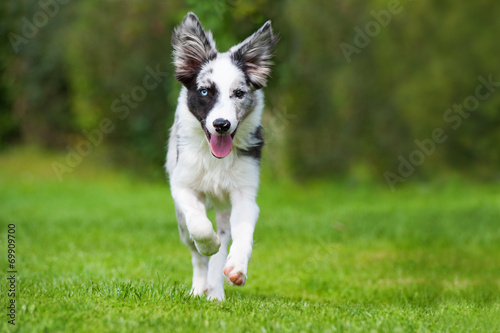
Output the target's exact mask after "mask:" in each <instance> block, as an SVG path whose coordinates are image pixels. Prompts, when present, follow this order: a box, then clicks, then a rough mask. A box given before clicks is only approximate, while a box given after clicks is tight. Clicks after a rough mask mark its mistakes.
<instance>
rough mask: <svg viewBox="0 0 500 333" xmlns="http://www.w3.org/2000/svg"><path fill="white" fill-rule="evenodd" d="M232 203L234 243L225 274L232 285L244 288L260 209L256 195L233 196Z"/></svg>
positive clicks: (239, 194)
mask: <svg viewBox="0 0 500 333" xmlns="http://www.w3.org/2000/svg"><path fill="white" fill-rule="evenodd" d="M231 201H232V209H231V219H230V222H231V237H232V239H233V243H232V244H231V248H230V250H229V255H228V257H227V261H226V265H225V266H224V274H225V275H226V277H227V279H228V280H229V281H230V282H231V283H233V284H235V285H238V286H242V285H244V284H245V281H246V279H247V266H248V262H249V261H250V257H251V256H252V246H253V232H254V229H255V224H256V223H257V219H258V217H259V207H258V206H257V203H256V202H255V196H254V195H252V196H247V197H245V195H243V194H241V193H238V194H236V195H232V198H231Z"/></svg>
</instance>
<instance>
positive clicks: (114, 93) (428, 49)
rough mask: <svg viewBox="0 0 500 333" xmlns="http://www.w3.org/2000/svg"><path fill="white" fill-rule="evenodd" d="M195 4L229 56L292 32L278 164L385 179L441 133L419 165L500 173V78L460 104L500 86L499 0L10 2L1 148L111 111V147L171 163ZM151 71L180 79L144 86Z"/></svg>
mask: <svg viewBox="0 0 500 333" xmlns="http://www.w3.org/2000/svg"><path fill="white" fill-rule="evenodd" d="M188 11H193V12H195V13H196V14H197V15H198V17H199V18H200V20H201V21H202V23H203V25H204V27H205V28H206V29H210V30H212V32H213V33H214V36H215V39H216V41H217V45H218V48H219V51H225V50H227V49H228V48H229V47H230V46H231V45H233V44H235V43H237V42H239V41H241V40H242V39H244V38H245V37H247V36H248V35H250V34H251V33H252V32H253V31H255V30H256V29H257V28H258V27H260V25H261V24H263V23H264V22H265V21H266V20H267V19H271V20H272V21H273V26H274V29H275V31H277V32H278V33H279V34H280V36H281V41H280V43H279V45H278V49H277V54H276V57H275V64H276V65H275V67H274V72H273V77H272V79H271V80H270V83H269V86H268V87H267V88H266V100H267V110H266V114H265V116H264V119H263V122H264V126H265V128H266V137H267V139H268V140H267V141H268V145H267V148H266V157H265V158H267V159H269V160H270V161H271V163H269V165H271V169H273V170H272V171H271V172H272V173H274V174H277V175H282V174H283V173H287V174H290V175H293V176H295V177H308V176H312V175H314V176H315V177H316V176H327V177H328V176H335V175H349V174H351V175H352V174H367V175H369V176H370V177H375V178H377V179H380V180H383V174H384V172H385V171H391V172H394V173H397V169H398V165H399V163H400V159H398V156H403V157H404V158H406V159H408V157H409V156H410V154H411V153H412V152H414V151H415V150H418V149H419V147H418V146H417V145H416V143H415V140H420V141H422V140H426V139H431V138H432V131H433V130H434V129H435V128H442V129H443V130H444V132H445V133H446V137H447V139H446V140H445V141H444V142H443V143H438V144H436V148H435V150H434V151H433V152H432V154H429V155H428V156H425V161H424V162H425V163H422V165H418V166H416V167H415V169H416V172H417V173H418V174H420V175H423V176H435V175H436V174H440V173H443V172H447V171H450V170H454V171H460V172H462V173H465V174H468V175H472V174H474V175H479V176H481V177H487V178H494V177H498V176H499V172H498V170H499V167H500V150H499V149H498V146H499V145H500V116H499V109H500V87H498V86H493V88H494V90H492V91H490V94H489V95H488V97H487V98H484V100H480V101H478V103H477V105H473V107H472V108H473V111H472V112H470V113H469V112H467V113H463V114H464V116H461V115H460V114H459V113H457V111H453V107H454V105H460V104H463V103H466V102H465V101H466V100H467V98H468V97H469V96H475V94H476V88H477V86H478V84H480V81H478V77H482V78H484V79H485V80H488V77H491V78H492V81H493V82H499V81H500V67H499V65H498V64H499V62H498V56H499V54H500V44H499V43H498V31H500V20H498V19H497V18H496V15H497V14H498V13H500V3H498V2H494V1H487V0H478V1H474V2H452V1H449V0H446V1H439V2H436V1H430V0H421V1H410V0H406V1H397V0H392V1H381V0H371V1H347V0H342V1H327V0H317V1H314V2H311V1H309V2H307V1H292V0H289V1H287V0H275V1H270V0H257V1H252V2H248V1H243V0H224V1H223V0H218V1H215V0H213V1H204V2H202V1H195V0H188V1H186V2H183V1H172V0H169V1H98V0H86V1H69V0H41V1H27V0H23V1H20V0H19V1H5V2H2V4H0V17H1V20H0V32H1V34H2V36H3V37H2V42H3V43H2V44H3V45H2V47H1V48H0V66H1V67H0V68H1V70H2V75H1V81H0V140H1V141H0V142H1V146H6V145H9V144H11V143H15V142H23V143H37V144H41V145H44V146H48V147H55V148H61V149H65V147H68V146H69V147H73V146H74V145H76V144H77V143H78V142H79V141H80V140H85V139H86V136H85V135H84V132H83V131H91V130H92V129H97V128H99V123H100V121H101V120H102V119H103V118H109V119H111V121H112V122H113V125H114V127H113V131H111V132H110V133H109V134H106V135H104V138H103V142H104V144H105V146H106V147H107V148H109V149H108V151H109V152H110V155H111V157H112V158H113V159H114V160H116V161H118V162H124V163H125V162H126V163H129V164H133V165H137V166H141V167H142V166H153V167H154V168H158V166H159V165H161V164H162V163H163V160H164V154H165V144H166V140H167V137H168V128H169V126H170V124H171V122H172V118H173V113H174V111H175V105H176V102H177V95H178V92H179V90H180V84H179V83H177V82H176V81H175V80H174V78H173V73H174V68H173V66H172V64H171V45H170V41H171V37H170V36H171V32H172V29H173V27H174V26H176V25H178V24H179V23H180V22H181V20H182V18H183V17H184V15H185V14H186V13H187V12H188ZM30 24H31V26H30ZM342 45H343V46H344V47H342ZM346 45H348V46H347V47H348V50H350V52H346V49H345V47H346ZM353 50H354V51H353ZM148 68H149V69H150V70H151V69H152V70H155V69H157V68H159V69H160V70H161V71H162V72H163V73H167V74H168V75H167V74H165V75H164V76H163V77H162V78H161V82H160V84H158V85H157V86H156V87H155V88H154V89H141V87H143V88H144V78H145V76H147V75H148V73H150V72H149V71H148ZM134 89H135V90H134ZM144 92H145V93H146V95H144ZM481 92H482V93H483V95H484V93H485V92H487V90H486V88H484V87H483V88H482V90H481ZM134 94H135V96H138V97H140V98H138V99H136V100H135V102H137V103H135V102H134V101H132V102H127V100H126V99H124V97H123V96H124V95H125V96H126V95H129V96H133V95H134ZM476 100H477V98H476ZM117 101H118V102H117ZM468 101H469V102H470V101H474V100H473V99H470V98H469V100H468ZM124 107H125V108H127V109H128V112H125V111H124V110H125V109H124ZM119 108H121V109H119ZM449 109H452V111H450V112H452V113H447V112H448V110H449ZM118 110H122V111H119V112H118ZM457 115H460V118H457ZM452 116H453V117H455V118H451V117H452ZM452 119H454V120H453V121H452ZM459 121H460V123H459ZM95 149H97V148H95Z"/></svg>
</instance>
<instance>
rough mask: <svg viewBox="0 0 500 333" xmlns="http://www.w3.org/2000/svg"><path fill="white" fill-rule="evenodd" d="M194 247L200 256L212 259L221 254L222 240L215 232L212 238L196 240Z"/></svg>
mask: <svg viewBox="0 0 500 333" xmlns="http://www.w3.org/2000/svg"><path fill="white" fill-rule="evenodd" d="M194 245H195V246H196V249H197V250H198V252H200V254H202V255H204V256H207V257H210V256H211V255H214V254H216V253H217V252H219V248H220V238H219V236H218V235H217V234H216V233H215V232H214V233H213V235H212V236H211V237H208V238H202V239H198V240H195V241H194Z"/></svg>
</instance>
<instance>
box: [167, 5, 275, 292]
mask: <svg viewBox="0 0 500 333" xmlns="http://www.w3.org/2000/svg"><path fill="white" fill-rule="evenodd" d="M277 41H278V36H277V35H276V34H274V33H273V30H272V27H271V21H268V22H266V23H265V24H264V25H263V26H262V27H261V28H260V29H259V30H257V31H256V32H255V33H254V34H252V35H251V36H250V37H248V38H247V39H245V40H244V41H243V42H241V43H240V44H238V45H236V46H233V47H231V48H230V49H229V51H227V52H225V53H219V52H218V51H217V49H216V47H215V42H214V39H213V37H212V33H211V32H210V31H205V30H204V29H203V27H202V25H201V23H200V21H199V20H198V18H197V17H196V15H195V14H193V13H188V14H187V15H186V17H185V18H184V20H183V21H182V23H181V24H180V25H179V26H178V27H176V28H175V29H174V32H173V34H172V45H173V58H174V64H175V67H176V73H175V77H176V79H177V80H178V81H179V82H180V83H181V84H182V89H181V92H180V95H179V99H178V105H177V109H176V111H175V119H174V124H173V126H172V128H171V130H170V139H169V143H168V152H167V161H166V165H165V167H166V170H167V173H168V176H169V179H170V188H171V192H172V198H173V200H174V203H175V211H176V217H177V221H178V226H179V234H180V237H181V240H182V241H183V243H185V244H186V245H187V246H188V247H189V249H190V250H191V255H192V264H193V281H192V288H191V294H192V295H194V296H205V295H206V297H207V299H209V300H224V299H225V294H224V276H225V277H226V278H227V280H228V282H229V284H230V285H236V286H243V285H244V284H245V282H246V279H247V267H248V262H249V260H250V257H251V255H252V246H253V233H254V229H255V225H256V223H257V219H258V215H259V207H258V206H257V203H256V201H255V199H256V196H257V190H258V187H259V169H260V159H261V151H262V147H263V145H264V140H263V137H262V131H263V130H262V126H261V124H260V121H261V115H262V111H263V108H264V95H263V92H262V88H263V87H265V86H266V83H267V79H268V78H269V76H270V73H271V65H272V62H271V58H272V56H273V52H274V47H275V45H276V43H277ZM207 208H214V209H215V217H216V226H217V232H215V231H214V228H213V226H212V223H211V222H210V220H209V219H208V218H207V215H206V211H207ZM231 239H232V243H231V247H230V249H229V255H228V247H229V243H230V241H231Z"/></svg>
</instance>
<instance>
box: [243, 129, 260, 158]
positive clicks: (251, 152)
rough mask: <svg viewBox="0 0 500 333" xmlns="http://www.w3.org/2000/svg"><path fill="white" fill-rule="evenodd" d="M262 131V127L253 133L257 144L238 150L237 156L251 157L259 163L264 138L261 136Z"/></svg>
mask: <svg viewBox="0 0 500 333" xmlns="http://www.w3.org/2000/svg"><path fill="white" fill-rule="evenodd" d="M262 129H263V128H262V126H259V127H257V129H256V130H255V132H254V133H253V137H254V138H256V139H257V141H258V142H257V144H256V145H255V146H252V147H249V148H247V149H238V154H239V155H243V156H249V157H253V158H255V159H256V160H258V161H260V158H261V157H262V148H263V147H264V137H263V136H262Z"/></svg>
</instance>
